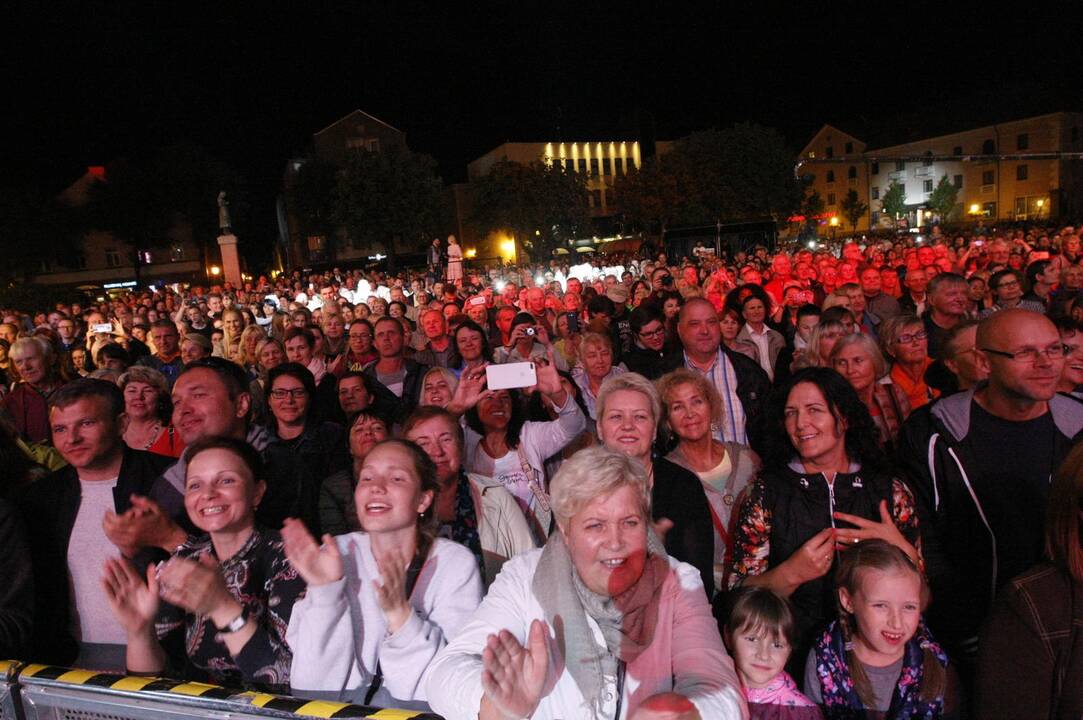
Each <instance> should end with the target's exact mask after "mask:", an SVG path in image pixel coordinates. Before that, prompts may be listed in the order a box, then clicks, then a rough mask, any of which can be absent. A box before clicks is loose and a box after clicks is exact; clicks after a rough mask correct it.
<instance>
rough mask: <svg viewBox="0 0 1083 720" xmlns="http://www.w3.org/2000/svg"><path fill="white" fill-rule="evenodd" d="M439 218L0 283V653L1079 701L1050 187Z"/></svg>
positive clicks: (691, 713)
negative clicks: (69, 289) (633, 231)
mask: <svg viewBox="0 0 1083 720" xmlns="http://www.w3.org/2000/svg"><path fill="white" fill-rule="evenodd" d="M448 250H449V251H450V252H448V253H447V255H444V254H443V253H442V252H441V251H440V243H439V241H437V242H434V245H433V248H432V249H431V250H430V252H429V262H430V264H429V267H428V268H427V269H419V270H417V271H415V272H402V273H398V274H395V275H391V274H388V273H382V272H378V271H372V270H349V271H343V270H340V269H337V268H336V269H332V270H328V271H326V272H318V273H311V274H303V273H302V272H300V271H295V272H292V273H287V274H277V275H275V276H273V277H260V278H258V279H257V280H254V281H252V282H249V283H246V284H245V285H244V286H243V287H232V286H230V285H228V284H227V285H223V286H218V287H211V288H203V287H188V286H181V285H166V286H160V287H150V288H147V289H145V290H135V291H131V292H126V293H124V294H121V295H117V296H113V297H110V298H109V299H107V300H100V299H99V300H97V301H74V300H73V301H72V302H64V303H60V304H57V305H56V306H55V307H52V308H43V309H27V308H7V309H3V310H0V320H2V322H0V374H2V375H3V377H2V378H0V381H2V382H0V386H2V392H3V397H2V400H0V405H2V408H3V412H2V414H0V457H2V463H3V467H4V468H5V473H4V475H3V476H2V479H0V538H2V539H3V542H2V547H3V548H4V549H5V552H3V553H0V577H2V578H3V579H4V582H3V583H2V584H0V656H10V657H19V658H22V659H25V660H29V661H34V662H44V663H53V664H60V665H72V666H78V667H84V668H91V669H98V670H104V671H112V672H129V673H139V674H149V675H154V676H159V677H175V678H182V679H187V680H200V681H209V682H215V683H219V684H224V685H227V686H231V687H238V688H247V689H258V690H264V691H271V692H279V693H291V694H295V695H298V696H301V697H306V698H307V697H310V698H332V699H336V700H344V701H351V702H357V703H362V704H366V705H372V706H377V707H397V708H417V709H431V710H433V711H435V712H437V713H439V714H442V715H443V716H444V717H446V718H449V720H452V719H456V718H495V719H505V718H523V717H532V718H554V719H555V718H580V717H582V718H588V717H597V718H624V717H627V718H636V719H638V720H650V719H651V718H681V719H690V718H703V719H704V720H707V719H715V718H746V717H753V718H798V719H801V718H821V717H824V718H852V717H867V718H918V717H920V718H971V717H972V718H997V717H1006V718H1008V717H1010V718H1022V717H1027V718H1038V717H1050V718H1069V717H1073V718H1074V717H1079V716H1080V715H1081V714H1083V642H1081V641H1078V640H1077V639H1076V638H1077V635H1079V633H1080V628H1081V627H1083V533H1081V527H1083V449H1081V448H1080V447H1079V445H1078V444H1077V442H1076V441H1077V439H1078V438H1079V437H1080V433H1081V432H1083V265H1081V263H1080V261H1081V258H1083V254H1081V253H1083V250H1081V243H1080V236H1079V235H1078V234H1076V232H1075V229H1074V228H1072V227H1060V228H1055V229H1054V228H1050V229H1046V228H1037V227H1036V228H1031V229H1007V230H1000V231H992V230H986V229H985V228H983V227H980V226H979V227H978V228H976V229H970V230H968V231H965V232H961V233H959V234H953V235H947V234H942V233H941V232H940V228H933V229H932V232H931V233H930V234H929V235H927V236H915V235H913V234H910V235H905V236H900V237H897V238H892V239H891V240H884V241H880V240H865V241H863V242H861V243H859V242H856V241H847V242H845V243H843V244H842V246H841V248H839V253H838V254H837V255H836V254H835V253H833V252H831V251H829V250H828V249H827V248H825V247H824V246H822V245H817V244H816V243H815V242H813V243H812V244H811V245H810V246H809V247H807V248H806V247H804V246H799V247H798V248H796V249H794V250H792V251H789V252H787V251H778V252H776V253H774V254H771V253H770V252H769V251H768V250H767V249H766V248H763V247H754V248H750V249H749V250H748V251H743V252H737V253H734V254H733V255H732V256H729V255H723V256H721V257H719V256H717V255H716V254H715V252H714V251H710V250H705V249H703V248H702V247H697V248H696V250H695V251H694V252H693V253H692V255H691V256H690V257H687V258H667V257H666V256H665V254H664V253H662V254H658V255H655V256H653V257H646V256H640V257H635V256H632V255H626V254H620V255H612V256H600V257H598V258H595V259H593V260H590V261H587V262H581V263H580V264H578V265H568V264H565V263H561V262H559V261H553V262H550V263H547V264H536V265H522V266H502V267H497V268H488V267H485V268H482V267H464V260H463V259H462V253H461V250H459V246H458V244H457V243H456V242H454V240H450V241H449V243H448ZM511 364H519V365H516V366H515V367H514V368H513V367H504V368H501V366H510V365H511ZM494 370H505V371H507V372H503V373H500V374H495V373H494ZM512 371H514V372H512ZM510 375H516V376H517V377H521V378H525V379H521V380H519V381H515V380H513V381H511V382H508V377H509V376H510ZM496 378H499V379H500V382H496ZM491 385H492V386H494V387H490V386H491ZM509 386H510V387H509Z"/></svg>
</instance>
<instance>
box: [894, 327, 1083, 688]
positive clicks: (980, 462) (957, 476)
mask: <svg viewBox="0 0 1083 720" xmlns="http://www.w3.org/2000/svg"><path fill="white" fill-rule="evenodd" d="M976 346H977V348H976V351H975V358H974V361H975V362H976V363H977V365H978V369H979V371H980V372H984V373H988V377H989V379H988V381H986V382H984V383H980V384H978V385H977V386H976V387H975V388H972V389H971V390H969V391H966V392H959V393H956V394H954V395H951V396H950V397H947V398H944V399H942V400H940V401H939V402H937V403H936V404H935V405H933V407H932V409H931V410H930V411H929V412H928V413H915V414H914V415H913V416H912V417H911V418H910V419H909V420H908V421H907V422H906V424H905V425H904V426H903V430H902V433H901V436H900V440H901V444H900V448H899V459H900V461H901V462H902V464H903V466H904V468H905V474H906V477H907V480H908V482H909V484H910V487H911V489H912V490H913V491H914V495H915V496H916V498H917V500H918V504H919V510H920V512H921V513H922V515H921V523H922V527H921V530H922V542H923V545H924V552H925V559H926V572H927V574H928V577H929V581H930V583H931V585H932V590H933V597H935V598H936V601H935V602H934V603H933V605H932V606H931V608H930V614H929V622H930V624H932V625H933V630H934V634H935V635H936V637H937V638H938V639H940V640H941V641H942V642H944V643H945V645H946V646H947V647H949V648H950V649H949V651H948V652H949V654H951V656H952V657H953V658H954V659H957V660H958V661H959V665H958V668H959V670H960V672H961V674H962V675H963V676H964V679H966V674H967V671H968V670H970V669H972V667H973V660H974V655H975V653H976V651H977V635H978V628H979V627H980V625H981V623H982V621H983V619H984V618H985V616H986V614H987V613H988V611H989V608H990V604H991V602H992V600H993V596H994V594H995V593H996V591H997V589H999V588H1000V587H1001V586H1002V585H1004V584H1005V583H1006V582H1008V581H1009V580H1010V579H1011V578H1012V577H1014V576H1016V575H1018V574H1020V573H1022V572H1023V571H1024V570H1026V569H1027V568H1029V567H1030V566H1031V565H1034V564H1035V563H1037V562H1039V561H1040V560H1041V559H1042V557H1043V545H1044V535H1043V534H1044V529H1045V527H1044V526H1045V522H1044V520H1045V510H1046V499H1047V497H1048V494H1049V482H1050V476H1051V475H1052V474H1053V473H1054V472H1055V471H1056V469H1057V467H1058V466H1059V465H1060V463H1061V460H1063V459H1064V457H1065V455H1067V454H1068V451H1069V450H1070V449H1071V447H1072V445H1073V444H1074V443H1075V442H1076V441H1077V439H1078V438H1079V436H1080V432H1081V431H1083V404H1080V403H1079V402H1078V401H1076V400H1075V399H1072V398H1069V397H1066V396H1063V395H1057V394H1056V387H1057V383H1058V381H1059V379H1060V375H1061V371H1062V369H1063V368H1064V362H1065V358H1064V345H1063V344H1062V343H1061V339H1060V335H1059V334H1058V332H1057V329H1056V327H1054V325H1053V323H1052V322H1050V321H1049V320H1048V319H1047V318H1045V317H1044V316H1043V315H1041V314H1038V313H1034V312H1030V311H1027V310H1018V309H1010V310H1002V311H1000V312H998V313H996V314H995V315H992V316H990V317H989V318H987V319H985V320H983V321H982V322H981V323H980V324H979V325H978V330H977V336H976Z"/></svg>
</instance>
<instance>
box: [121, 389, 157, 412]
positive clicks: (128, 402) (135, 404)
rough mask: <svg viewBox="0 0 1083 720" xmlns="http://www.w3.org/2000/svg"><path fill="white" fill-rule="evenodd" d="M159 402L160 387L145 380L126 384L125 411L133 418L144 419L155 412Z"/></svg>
mask: <svg viewBox="0 0 1083 720" xmlns="http://www.w3.org/2000/svg"><path fill="white" fill-rule="evenodd" d="M157 403H158V389H157V388H155V387H154V386H153V385H148V384H147V383H143V382H136V381H134V380H133V381H131V382H129V383H128V384H127V385H125V386H124V412H126V413H127V414H128V417H129V418H131V419H133V420H142V419H144V418H146V417H149V416H151V415H153V414H154V411H155V406H156V405H157Z"/></svg>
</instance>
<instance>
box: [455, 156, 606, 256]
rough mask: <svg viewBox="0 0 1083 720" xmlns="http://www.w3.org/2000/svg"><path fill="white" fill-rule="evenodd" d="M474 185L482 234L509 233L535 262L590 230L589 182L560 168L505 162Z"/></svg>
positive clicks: (476, 221)
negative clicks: (503, 231) (587, 183)
mask: <svg viewBox="0 0 1083 720" xmlns="http://www.w3.org/2000/svg"><path fill="white" fill-rule="evenodd" d="M473 185H474V211H473V213H472V215H471V221H472V222H473V223H474V224H475V225H476V226H477V229H478V231H479V232H480V233H482V234H488V233H490V232H494V231H499V230H505V231H508V232H510V233H511V234H512V236H513V237H515V239H516V240H517V241H519V242H520V243H522V245H523V247H524V248H525V249H526V250H527V251H528V252H530V253H531V254H532V256H533V257H534V258H535V259H541V258H545V257H549V256H550V255H552V252H553V250H554V249H556V248H557V247H560V246H561V245H566V244H567V241H569V240H572V239H574V238H577V237H582V236H584V235H586V234H587V233H588V232H589V230H590V227H591V225H590V210H589V206H588V197H589V195H588V193H587V188H586V180H585V178H584V177H583V176H582V175H580V174H578V173H575V172H571V171H566V170H565V169H564V168H563V167H560V165H559V164H558V163H553V164H552V165H550V164H547V163H531V164H529V165H523V164H521V163H516V162H511V161H507V160H505V161H502V162H498V163H496V164H495V165H493V168H492V170H491V171H490V172H489V174H488V175H486V176H484V177H482V178H480V179H479V180H477V181H476V182H475V183H473Z"/></svg>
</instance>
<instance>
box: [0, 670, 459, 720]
mask: <svg viewBox="0 0 1083 720" xmlns="http://www.w3.org/2000/svg"><path fill="white" fill-rule="evenodd" d="M0 673H2V674H0V680H3V682H4V685H3V686H0V692H3V691H4V690H6V691H8V695H7V696H4V695H0V720H152V719H154V720H156V719H158V718H164V719H165V720H227V719H228V720H257V719H260V718H282V719H289V718H293V719H296V718H301V717H316V718H351V719H353V718H356V719H358V720H361V719H363V718H371V719H372V720H441V719H440V717H439V716H438V715H434V714H432V713H427V712H421V711H416V710H400V709H395V708H382V709H381V708H371V707H363V706H361V705H350V704H347V703H339V702H329V701H324V700H306V699H304V698H295V697H285V696H280V695H271V694H267V693H258V692H242V691H239V690H231V689H228V688H224V687H220V686H218V685H208V684H206V683H197V682H183V681H178V680H165V679H162V678H154V677H136V676H127V675H118V674H114V673H102V672H96V671H93V670H78V669H71V668H66V667H57V666H52V665H34V664H30V665H22V666H20V665H18V664H17V663H12V664H11V665H10V666H7V667H5V665H4V664H3V663H0ZM9 708H10V711H11V713H12V714H10V715H8V714H7V713H8V711H9Z"/></svg>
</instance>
